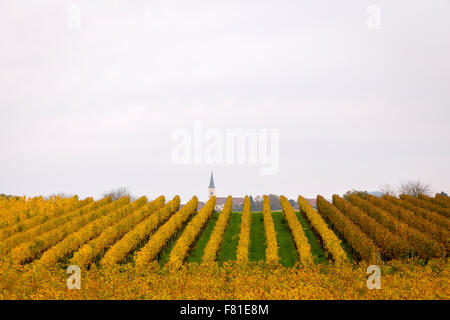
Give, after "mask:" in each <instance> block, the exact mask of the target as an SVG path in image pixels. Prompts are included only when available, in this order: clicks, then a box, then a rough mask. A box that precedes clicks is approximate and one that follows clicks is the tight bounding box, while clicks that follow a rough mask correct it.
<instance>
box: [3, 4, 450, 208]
mask: <svg viewBox="0 0 450 320" xmlns="http://www.w3.org/2000/svg"><path fill="white" fill-rule="evenodd" d="M370 5H376V6H377V8H379V10H380V11H379V15H378V16H377V17H376V18H377V19H378V18H379V19H378V20H377V21H378V22H379V24H378V26H379V29H377V28H376V29H374V28H370V27H369V26H368V25H367V20H368V19H369V18H370V17H373V16H371V13H368V11H367V9H368V7H369V6H370ZM449 33H450V2H449V1H448V0H434V1H432V2H429V1H416V0H407V1H406V0H397V1H363V0H347V1H332V0H329V1H328V0H327V1H325V0H319V1H287V0H278V1H274V0H271V1H267V0H259V1H234V0H230V1H216V0H209V1H198V0H193V1H174V0H165V1H160V0H158V1H154V0H152V1H144V0H134V1H125V0H120V1H119V0H115V1H114V0H96V1H88V0H72V1H66V0H39V1H37V0H33V1H32V0H30V1H26V2H25V1H13V0H0V39H1V41H0V193H5V194H16V195H28V196H36V195H50V194H53V193H61V192H64V193H71V194H78V195H80V196H82V197H87V196H94V197H99V196H101V194H102V193H103V192H105V191H107V190H110V189H111V188H117V187H122V186H124V187H128V188H129V189H130V191H131V192H132V193H133V194H134V195H137V196H139V195H147V196H148V197H149V198H155V197H157V196H158V195H160V194H163V195H165V196H166V197H167V198H170V197H173V196H174V195H176V194H179V195H180V196H181V198H182V201H187V200H188V199H189V198H190V197H192V196H193V195H197V196H199V198H200V200H206V198H207V187H208V185H209V177H210V172H211V171H212V170H213V171H214V178H215V184H216V194H217V195H218V196H226V195H229V194H231V195H234V196H243V195H246V194H252V195H260V194H268V193H273V194H284V195H286V196H288V197H289V198H296V197H297V195H299V194H301V195H303V196H305V197H308V198H314V197H315V196H316V195H318V194H321V195H323V196H325V197H328V198H330V197H331V195H332V194H334V193H337V194H342V193H345V192H346V191H347V190H350V189H358V190H368V191H375V190H379V188H380V186H381V185H383V184H386V183H389V184H391V185H392V186H394V187H395V186H398V185H399V184H400V183H401V182H404V181H407V180H417V179H420V180H422V181H424V182H425V183H429V184H430V185H431V189H432V191H433V192H440V191H446V192H447V193H450V170H449V163H450V125H449V119H450V59H449V57H450V34H449ZM198 122H200V123H201V124H202V126H203V127H204V128H205V129H210V130H216V132H219V133H224V132H225V130H238V129H243V130H278V132H279V140H278V145H277V146H278V149H277V150H278V151H277V156H278V158H279V165H278V170H277V172H276V173H274V174H270V175H263V174H261V171H260V168H259V166H258V165H255V164H251V163H248V162H246V163H244V164H237V163H232V164H217V163H212V164H211V163H205V161H203V162H202V163H200V164H179V163H175V162H174V161H173V159H172V153H173V149H174V147H175V145H176V143H174V140H173V134H174V132H176V131H177V130H184V131H185V132H191V133H193V130H194V129H193V128H194V125H195V123H198Z"/></svg>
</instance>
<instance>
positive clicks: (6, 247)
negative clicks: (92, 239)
mask: <svg viewBox="0 0 450 320" xmlns="http://www.w3.org/2000/svg"><path fill="white" fill-rule="evenodd" d="M110 202H111V198H104V199H101V200H99V201H96V202H94V203H90V204H88V205H86V206H82V207H81V208H79V209H77V210H75V211H71V212H67V213H66V214H63V215H62V216H58V217H53V219H49V220H46V221H45V222H43V223H41V224H39V225H36V226H35V227H32V228H30V229H28V230H26V231H24V232H20V233H15V234H13V235H12V236H10V237H8V238H6V239H4V240H3V241H2V242H1V243H0V254H5V253H7V252H9V251H10V250H11V249H13V248H15V247H16V246H18V245H20V244H21V243H25V242H28V241H32V240H37V241H41V242H42V241H44V242H45V240H42V239H39V237H41V236H43V235H45V233H47V232H49V231H51V230H53V229H55V228H63V226H64V225H65V224H66V223H70V222H72V221H73V220H74V219H75V218H77V217H81V216H83V215H85V214H87V213H89V212H91V211H93V210H96V209H98V208H100V207H102V206H105V205H107V204H108V203H110Z"/></svg>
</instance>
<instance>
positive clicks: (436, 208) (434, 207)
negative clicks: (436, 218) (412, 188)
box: [400, 194, 450, 223]
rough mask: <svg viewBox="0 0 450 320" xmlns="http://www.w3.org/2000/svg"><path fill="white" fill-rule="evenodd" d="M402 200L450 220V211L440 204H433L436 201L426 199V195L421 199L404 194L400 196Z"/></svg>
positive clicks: (420, 197)
mask: <svg viewBox="0 0 450 320" xmlns="http://www.w3.org/2000/svg"><path fill="white" fill-rule="evenodd" d="M400 199H403V200H406V201H408V202H410V203H412V204H413V205H415V206H416V207H420V208H423V209H426V210H430V211H432V212H435V213H439V214H440V215H442V216H444V217H446V218H447V219H448V218H450V209H448V208H443V207H441V206H440V205H439V204H435V203H433V202H432V200H434V199H433V198H430V197H426V196H424V195H419V198H414V197H411V196H408V195H406V194H402V195H401V196H400ZM428 199H430V200H428ZM448 222H449V223H450V220H449V221H448Z"/></svg>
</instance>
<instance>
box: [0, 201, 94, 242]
mask: <svg viewBox="0 0 450 320" xmlns="http://www.w3.org/2000/svg"><path fill="white" fill-rule="evenodd" d="M93 202H94V200H93V199H92V198H87V199H85V200H82V201H78V198H77V197H72V198H66V199H61V198H56V199H54V201H52V200H48V201H45V202H44V203H45V205H44V204H43V205H42V207H45V209H44V210H42V213H40V214H37V215H35V216H33V217H32V218H29V219H22V220H20V221H18V222H17V223H13V224H11V225H9V226H6V227H4V228H2V229H1V230H0V240H3V239H5V238H8V237H11V236H13V235H15V234H18V233H21V232H25V231H26V230H28V229H30V228H33V227H35V226H38V225H41V224H43V223H45V222H46V221H49V220H51V219H54V218H56V217H58V216H61V215H66V214H69V212H70V211H72V210H76V209H79V208H81V207H84V206H87V205H89V204H91V203H93Z"/></svg>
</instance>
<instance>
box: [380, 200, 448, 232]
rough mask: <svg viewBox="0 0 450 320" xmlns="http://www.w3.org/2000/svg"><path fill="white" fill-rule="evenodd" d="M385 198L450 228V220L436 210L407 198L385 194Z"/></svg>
mask: <svg viewBox="0 0 450 320" xmlns="http://www.w3.org/2000/svg"><path fill="white" fill-rule="evenodd" d="M383 198H384V199H386V200H388V201H390V202H392V203H393V204H395V205H397V206H401V207H403V208H405V209H407V210H409V211H412V212H414V213H415V214H416V215H417V216H420V217H422V218H424V219H425V220H427V221H430V222H432V223H434V224H436V225H438V226H441V227H443V228H445V229H446V230H450V220H449V219H447V218H445V217H443V216H441V215H440V214H438V213H436V212H432V211H430V210H427V209H424V208H421V207H418V206H416V205H414V204H413V203H411V202H409V201H406V200H405V199H399V198H396V197H393V196H388V195H384V196H383Z"/></svg>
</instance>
